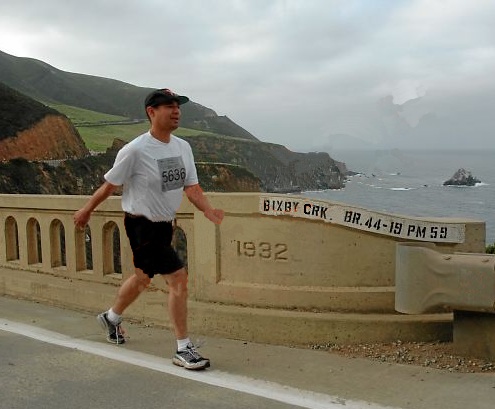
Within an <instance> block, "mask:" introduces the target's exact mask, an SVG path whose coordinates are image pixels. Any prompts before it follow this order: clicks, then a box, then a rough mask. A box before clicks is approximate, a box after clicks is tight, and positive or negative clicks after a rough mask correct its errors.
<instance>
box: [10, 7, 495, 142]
mask: <svg viewBox="0 0 495 409" xmlns="http://www.w3.org/2000/svg"><path fill="white" fill-rule="evenodd" d="M494 22H495V1H493V0H469V1H468V0H443V1H442V0H409V1H406V0H174V1H170V0H135V1H131V0H84V1H80V0H43V1H39V0H14V1H6V0H1V1H0V50H2V51H4V52H7V53H9V54H12V55H15V56H22V57H31V58H36V59H39V60H42V61H44V62H46V63H48V64H50V65H52V66H54V67H56V68H59V69H61V70H64V71H70V72H77V73H84V74H90V75H97V76H102V77H107V78H113V79H117V80H121V81H124V82H128V83H131V84H134V85H138V86H145V87H156V88H161V87H168V88H172V89H174V90H175V91H177V92H178V93H181V94H184V95H187V96H189V97H190V98H191V99H192V100H194V101H195V102H198V103H200V104H202V105H205V106H207V107H209V108H212V109H213V110H215V111H216V112H217V114H219V115H227V116H228V117H229V118H231V119H232V120H233V121H235V122H236V123H238V124H239V125H241V126H242V127H244V128H245V129H247V130H248V131H250V132H251V133H252V134H254V135H255V136H256V137H258V138H259V139H261V140H263V141H266V142H274V143H279V144H282V145H285V146H287V147H288V148H290V149H293V150H298V151H311V150H320V149H321V150H323V149H326V150H328V151H332V150H334V149H338V148H343V147H350V146H352V147H354V146H370V147H379V146H385V147H388V148H395V147H398V148H402V147H418V146H423V145H424V146H425V147H432V148H434V147H442V146H445V145H446V144H449V145H450V144H451V145H452V146H456V147H462V148H467V147H472V148H484V147H490V148H495V137H494V136H495V135H494V130H495V24H494Z"/></svg>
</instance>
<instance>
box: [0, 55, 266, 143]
mask: <svg viewBox="0 0 495 409" xmlns="http://www.w3.org/2000/svg"><path fill="white" fill-rule="evenodd" d="M0 82H2V83H4V84H6V85H8V86H9V87H11V88H13V89H15V90H17V91H19V92H21V93H23V94H25V95H28V96H30V97H31V98H33V99H35V100H38V101H41V102H44V103H58V104H65V105H72V106H75V107H80V108H84V109H89V110H91V111H97V112H103V113H107V114H112V115H120V116H125V117H128V118H132V119H146V113H145V111H144V98H145V97H146V95H147V94H148V93H149V92H150V91H152V88H143V87H137V86H134V85H131V84H128V83H125V82H122V81H117V80H114V79H108V78H103V77H96V76H92V75H85V74H76V73H71V72H66V71H62V70H59V69H57V68H55V67H52V66H51V65H49V64H47V63H45V62H43V61H39V60H36V59H32V58H25V57H15V56H13V55H10V54H7V53H4V52H2V51H0ZM181 126H183V127H186V128H191V129H198V130H206V131H211V132H215V133H219V134H223V135H229V136H234V137H238V138H243V139H249V140H257V138H256V137H255V136H254V135H252V134H251V133H249V132H248V131H246V130H245V129H244V128H242V127H240V126H239V125H237V124H236V123H235V122H233V121H232V120H230V119H229V118H228V117H226V116H218V115H217V114H216V113H215V111H213V110H212V109H210V108H207V107H204V106H202V105H200V104H198V103H195V102H193V101H191V102H190V103H188V104H186V105H184V106H183V107H182V118H181Z"/></svg>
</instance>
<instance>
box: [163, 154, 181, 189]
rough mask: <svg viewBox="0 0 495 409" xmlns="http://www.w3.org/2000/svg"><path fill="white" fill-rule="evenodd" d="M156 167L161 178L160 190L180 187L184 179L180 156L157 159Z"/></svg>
mask: <svg viewBox="0 0 495 409" xmlns="http://www.w3.org/2000/svg"><path fill="white" fill-rule="evenodd" d="M157 162H158V169H159V171H160V175H161V178H162V192H167V191H169V190H175V189H181V188H183V187H184V180H185V179H186V168H185V167H184V162H183V161H182V157H181V156H177V157H175V158H165V159H158V160H157Z"/></svg>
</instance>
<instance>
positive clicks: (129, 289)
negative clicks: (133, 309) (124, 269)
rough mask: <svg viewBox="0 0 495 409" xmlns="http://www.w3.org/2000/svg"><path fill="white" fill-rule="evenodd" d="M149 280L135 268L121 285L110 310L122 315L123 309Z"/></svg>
mask: <svg viewBox="0 0 495 409" xmlns="http://www.w3.org/2000/svg"><path fill="white" fill-rule="evenodd" d="M150 282H151V278H149V276H148V275H146V274H144V273H143V270H141V269H140V268H136V269H135V272H134V274H133V275H132V276H130V277H129V278H128V279H127V280H125V281H124V283H123V284H122V285H121V287H120V289H119V292H118V293H117V298H116V299H115V302H114V304H113V307H112V310H113V311H114V312H115V313H116V314H118V315H122V314H123V313H124V310H125V309H126V308H127V307H128V306H129V305H131V304H132V303H133V302H134V301H135V300H136V298H138V297H139V294H141V293H142V292H143V291H144V290H145V289H146V288H147V287H148V286H149V285H150Z"/></svg>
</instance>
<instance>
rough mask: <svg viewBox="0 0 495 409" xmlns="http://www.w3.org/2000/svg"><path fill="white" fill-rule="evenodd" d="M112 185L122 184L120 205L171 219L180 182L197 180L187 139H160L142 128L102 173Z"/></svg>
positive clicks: (154, 217)
mask: <svg viewBox="0 0 495 409" xmlns="http://www.w3.org/2000/svg"><path fill="white" fill-rule="evenodd" d="M105 180H106V181H107V182H109V183H111V184H112V185H116V186H120V185H123V193H122V209H123V210H124V211H125V212H128V213H131V214H135V215H142V216H145V217H146V218H148V219H149V220H152V221H171V220H173V219H174V218H175V214H176V212H177V210H178V208H179V206H180V203H181V201H182V193H183V190H184V186H191V185H195V184H197V183H198V175H197V173H196V166H195V165H194V157H193V153H192V150H191V146H190V145H189V143H187V142H186V141H184V140H183V139H180V138H177V137H176V136H174V135H171V138H170V142H169V143H164V142H161V141H159V140H158V139H156V138H154V137H153V136H151V134H150V133H149V132H146V133H144V134H142V135H140V136H138V137H137V138H135V139H134V140H132V141H131V142H129V143H128V144H127V145H125V146H124V147H123V148H122V149H121V150H120V151H119V152H118V153H117V157H116V158H115V163H114V164H113V167H112V169H110V170H109V171H108V172H107V173H105Z"/></svg>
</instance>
